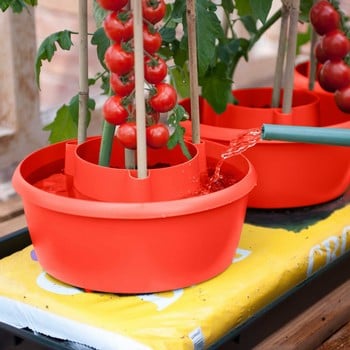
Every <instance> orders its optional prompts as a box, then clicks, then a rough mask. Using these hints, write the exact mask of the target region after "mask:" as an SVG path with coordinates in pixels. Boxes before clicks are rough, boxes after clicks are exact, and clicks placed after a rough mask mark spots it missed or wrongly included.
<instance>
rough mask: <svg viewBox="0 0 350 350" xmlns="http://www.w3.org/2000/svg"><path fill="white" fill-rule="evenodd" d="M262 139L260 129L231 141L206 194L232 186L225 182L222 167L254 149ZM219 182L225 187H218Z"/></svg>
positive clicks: (210, 179) (245, 133) (249, 130)
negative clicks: (226, 162)
mask: <svg viewBox="0 0 350 350" xmlns="http://www.w3.org/2000/svg"><path fill="white" fill-rule="evenodd" d="M260 139H261V130H260V129H258V128H254V129H248V130H247V131H246V132H244V133H243V134H241V135H240V136H239V137H237V138H234V139H232V140H231V141H230V143H229V145H228V147H227V149H226V151H225V152H223V153H222V154H221V159H220V160H219V161H218V163H217V164H216V166H215V169H214V172H213V174H212V175H211V176H210V177H209V180H208V183H207V186H206V189H205V192H206V193H210V192H214V191H217V190H218V187H224V186H227V185H230V184H227V182H230V180H228V181H227V179H226V181H225V179H224V181H223V177H224V175H223V174H222V172H221V167H222V165H223V164H224V162H225V160H226V159H228V158H231V157H233V156H236V155H238V154H241V153H243V152H245V151H246V150H247V149H248V148H250V147H253V146H255V145H256V144H257V142H259V140H260ZM218 182H224V184H223V185H218Z"/></svg>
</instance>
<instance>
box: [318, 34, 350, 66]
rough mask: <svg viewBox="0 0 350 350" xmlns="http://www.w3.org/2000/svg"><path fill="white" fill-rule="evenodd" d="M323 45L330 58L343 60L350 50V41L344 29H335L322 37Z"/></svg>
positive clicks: (326, 54)
mask: <svg viewBox="0 0 350 350" xmlns="http://www.w3.org/2000/svg"><path fill="white" fill-rule="evenodd" d="M322 47H323V51H324V54H325V56H326V57H328V59H329V60H332V61H335V60H341V59H343V58H344V57H345V56H346V55H347V54H348V53H349V51H350V41H349V39H348V38H347V37H346V35H345V34H344V33H343V32H342V31H340V30H334V31H332V32H329V33H327V34H326V35H325V36H324V37H323V38H322Z"/></svg>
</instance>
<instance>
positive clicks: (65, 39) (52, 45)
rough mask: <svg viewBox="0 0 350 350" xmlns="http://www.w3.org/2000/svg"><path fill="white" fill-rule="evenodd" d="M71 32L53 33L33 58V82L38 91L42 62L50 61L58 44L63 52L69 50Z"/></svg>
mask: <svg viewBox="0 0 350 350" xmlns="http://www.w3.org/2000/svg"><path fill="white" fill-rule="evenodd" d="M72 34H73V32H71V31H69V30H63V31H60V32H56V33H53V34H51V35H49V36H48V37H47V38H46V39H45V40H44V41H43V42H42V43H41V45H40V46H39V49H38V51H37V54H36V57H35V81H36V83H37V86H38V87H39V89H40V71H41V66H42V61H44V60H47V61H49V62H50V61H51V60H52V57H53V55H54V53H55V52H56V51H57V46H56V44H58V45H59V46H60V48H61V49H63V50H67V51H68V50H70V48H71V46H72V45H73V43H72V39H71V35H72Z"/></svg>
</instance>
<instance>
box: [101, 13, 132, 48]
mask: <svg viewBox="0 0 350 350" xmlns="http://www.w3.org/2000/svg"><path fill="white" fill-rule="evenodd" d="M103 28H104V30H105V32H106V35H107V37H108V38H109V39H111V40H113V41H114V42H116V43H120V42H121V41H128V40H130V39H131V38H132V37H133V36H134V25H133V17H132V13H131V12H130V11H117V12H116V11H115V12H110V13H109V14H107V16H106V18H105V19H104V21H103Z"/></svg>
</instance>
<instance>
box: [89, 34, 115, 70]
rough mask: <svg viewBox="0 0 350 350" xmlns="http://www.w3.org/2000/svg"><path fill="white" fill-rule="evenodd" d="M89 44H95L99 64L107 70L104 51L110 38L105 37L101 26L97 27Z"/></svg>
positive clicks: (108, 44)
mask: <svg viewBox="0 0 350 350" xmlns="http://www.w3.org/2000/svg"><path fill="white" fill-rule="evenodd" d="M91 44H92V45H95V46H96V50H97V57H98V59H99V61H100V63H101V65H102V66H103V67H104V68H105V69H106V70H107V67H106V65H105V62H104V59H105V52H106V50H107V49H108V47H109V46H110V44H111V43H110V40H109V39H108V38H107V36H106V33H105V31H104V29H103V28H98V29H97V30H96V31H95V33H94V34H93V36H92V38H91Z"/></svg>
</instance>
